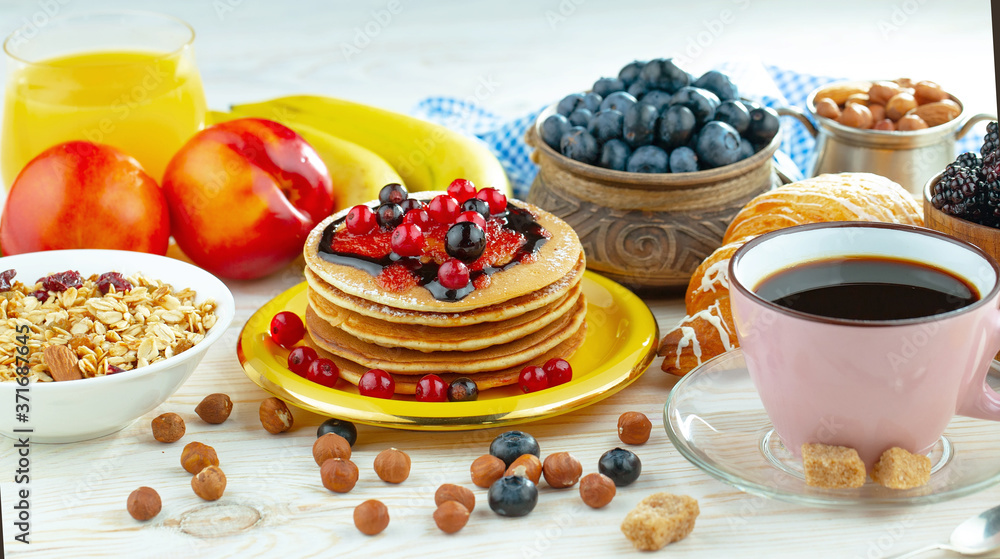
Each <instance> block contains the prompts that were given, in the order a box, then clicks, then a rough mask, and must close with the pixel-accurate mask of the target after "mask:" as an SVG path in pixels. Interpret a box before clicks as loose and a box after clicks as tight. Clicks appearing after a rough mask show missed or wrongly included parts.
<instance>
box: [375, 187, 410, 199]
mask: <svg viewBox="0 0 1000 559" xmlns="http://www.w3.org/2000/svg"><path fill="white" fill-rule="evenodd" d="M408 197H409V194H408V193H407V192H406V189H405V188H403V185H401V184H399V183H397V182H391V183H389V184H387V185H385V186H383V187H382V190H379V191H378V201H379V203H380V204H402V203H403V200H406V199H407V198H408Z"/></svg>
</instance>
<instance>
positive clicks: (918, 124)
mask: <svg viewBox="0 0 1000 559" xmlns="http://www.w3.org/2000/svg"><path fill="white" fill-rule="evenodd" d="M924 128H927V123H926V122H924V119H922V118H920V117H919V116H917V115H906V116H904V117H903V118H901V119H899V122H897V123H896V130H900V131H907V130H923V129H924Z"/></svg>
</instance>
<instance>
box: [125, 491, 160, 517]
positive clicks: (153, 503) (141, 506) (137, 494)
mask: <svg viewBox="0 0 1000 559" xmlns="http://www.w3.org/2000/svg"><path fill="white" fill-rule="evenodd" d="M126 506H127V507H128V513H129V514H131V515H132V518H134V519H136V520H149V519H150V518H153V517H154V516H156V515H157V514H160V507H161V506H162V503H160V494H159V493H157V492H156V490H155V489H153V488H151V487H140V488H139V489H136V490H135V491H133V492H132V493H131V494H129V496H128V503H127V505H126Z"/></svg>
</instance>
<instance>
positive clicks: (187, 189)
mask: <svg viewBox="0 0 1000 559" xmlns="http://www.w3.org/2000/svg"><path fill="white" fill-rule="evenodd" d="M163 193H164V194H165V195H166V198H167V204H168V205H169V207H170V223H171V230H172V231H173V234H174V239H176V241H177V245H178V246H180V248H181V250H183V251H184V253H185V254H187V255H188V256H189V257H190V258H191V260H193V261H194V262H195V263H196V264H198V265H199V266H201V267H202V268H205V269H206V270H208V271H210V272H212V273H213V274H216V275H219V276H223V277H227V278H235V279H251V278H258V277H261V276H266V275H268V274H270V273H272V272H275V271H277V270H279V269H281V268H282V267H284V266H285V265H287V264H288V263H289V262H291V261H292V260H294V259H295V257H296V256H297V255H298V254H300V253H301V252H302V245H303V243H304V242H305V239H306V236H307V235H308V234H309V231H310V230H311V229H312V228H313V227H314V226H315V225H316V224H317V223H319V222H320V221H322V220H323V219H324V218H326V217H327V216H328V215H330V212H331V211H332V210H333V186H332V185H331V183H330V175H329V174H328V173H327V170H326V165H324V164H323V161H322V160H320V158H319V155H317V153H316V151H315V150H314V149H313V148H312V146H310V145H309V144H308V143H306V141H305V140H303V139H302V137H301V136H299V135H298V134H296V133H295V132H294V131H293V130H291V129H290V128H287V127H285V126H282V125H281V124H278V123H277V122H272V121H270V120H264V119H259V118H243V119H239V120H231V121H228V122H223V123H220V124H216V125H214V126H210V127H208V128H206V129H204V130H202V131H201V132H198V133H197V134H195V135H194V136H193V137H192V138H191V139H190V140H188V142H187V143H186V144H184V146H183V147H182V148H181V149H180V151H178V152H177V153H176V154H175V155H174V157H173V159H171V160H170V163H169V164H168V165H167V170H166V171H165V172H164V174H163Z"/></svg>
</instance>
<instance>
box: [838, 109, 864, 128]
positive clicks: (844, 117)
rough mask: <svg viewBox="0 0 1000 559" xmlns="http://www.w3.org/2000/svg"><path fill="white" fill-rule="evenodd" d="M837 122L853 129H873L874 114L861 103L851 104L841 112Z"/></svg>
mask: <svg viewBox="0 0 1000 559" xmlns="http://www.w3.org/2000/svg"><path fill="white" fill-rule="evenodd" d="M837 122H839V123H841V124H843V125H844V126H851V127H853V128H871V125H872V112H871V111H869V110H868V107H866V106H864V105H862V104H860V103H851V104H849V105H847V106H846V107H844V110H843V111H841V113H840V118H838V119H837Z"/></svg>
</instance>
